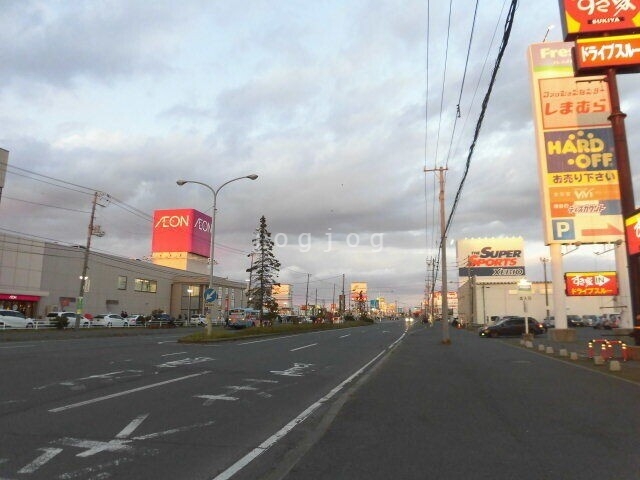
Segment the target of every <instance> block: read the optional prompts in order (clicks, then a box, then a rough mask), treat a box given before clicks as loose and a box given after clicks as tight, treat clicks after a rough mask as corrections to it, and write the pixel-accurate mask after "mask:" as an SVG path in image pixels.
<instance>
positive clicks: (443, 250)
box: [424, 167, 451, 345]
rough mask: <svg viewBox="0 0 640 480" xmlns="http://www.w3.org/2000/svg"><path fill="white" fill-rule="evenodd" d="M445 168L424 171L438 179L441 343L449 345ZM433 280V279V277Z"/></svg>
mask: <svg viewBox="0 0 640 480" xmlns="http://www.w3.org/2000/svg"><path fill="white" fill-rule="evenodd" d="M446 170H447V168H444V167H440V168H436V169H434V170H427V169H425V170H424V171H425V172H438V177H439V179H440V195H439V199H440V268H441V270H442V320H441V321H442V343H443V344H445V345H449V344H450V343H451V338H450V337H449V302H448V301H447V294H448V292H447V231H446V223H445V218H444V172H445V171H446ZM434 281H435V279H434Z"/></svg>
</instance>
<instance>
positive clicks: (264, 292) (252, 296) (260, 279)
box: [249, 215, 280, 321]
mask: <svg viewBox="0 0 640 480" xmlns="http://www.w3.org/2000/svg"><path fill="white" fill-rule="evenodd" d="M252 243H253V263H252V265H251V268H249V272H250V273H251V277H252V280H251V282H250V283H251V285H249V305H250V306H251V307H252V308H255V309H256V310H259V311H260V320H261V321H262V317H263V315H264V312H265V311H266V312H268V313H267V315H266V316H267V318H269V319H272V318H273V317H275V315H276V314H277V312H278V303H277V302H276V300H275V299H274V298H273V293H272V288H273V286H274V285H278V283H277V282H276V278H277V277H278V273H279V272H280V262H279V261H278V260H277V259H276V257H275V255H274V254H273V245H274V244H273V240H272V239H271V233H270V232H269V230H267V220H266V219H265V218H264V215H263V216H262V217H260V225H259V226H258V228H257V229H256V236H255V238H254V239H253V241H252Z"/></svg>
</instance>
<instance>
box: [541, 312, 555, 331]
mask: <svg viewBox="0 0 640 480" xmlns="http://www.w3.org/2000/svg"><path fill="white" fill-rule="evenodd" d="M542 323H544V326H545V327H546V328H547V329H549V328H556V317H554V316H553V315H551V316H550V317H547V318H545V319H544V322H542Z"/></svg>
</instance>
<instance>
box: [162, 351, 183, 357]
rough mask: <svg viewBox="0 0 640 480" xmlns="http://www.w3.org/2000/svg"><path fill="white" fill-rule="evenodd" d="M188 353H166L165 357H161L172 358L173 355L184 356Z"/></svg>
mask: <svg viewBox="0 0 640 480" xmlns="http://www.w3.org/2000/svg"><path fill="white" fill-rule="evenodd" d="M185 353H187V352H176V353H165V354H164V355H160V356H161V357H170V356H172V355H184V354H185Z"/></svg>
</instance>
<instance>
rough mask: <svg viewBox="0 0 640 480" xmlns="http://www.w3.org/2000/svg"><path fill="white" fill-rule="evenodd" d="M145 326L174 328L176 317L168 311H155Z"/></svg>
mask: <svg viewBox="0 0 640 480" xmlns="http://www.w3.org/2000/svg"><path fill="white" fill-rule="evenodd" d="M145 326H146V327H147V328H173V327H175V326H176V319H175V318H173V317H172V316H171V315H169V314H168V313H155V314H153V315H152V316H151V320H149V321H148V322H147V323H146V324H145Z"/></svg>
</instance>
